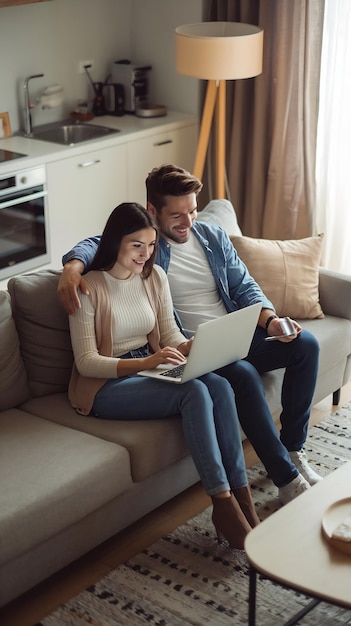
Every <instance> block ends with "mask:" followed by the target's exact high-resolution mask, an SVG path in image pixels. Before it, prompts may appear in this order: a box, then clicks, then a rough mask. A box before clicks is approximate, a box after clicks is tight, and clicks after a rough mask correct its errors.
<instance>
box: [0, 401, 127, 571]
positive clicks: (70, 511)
mask: <svg viewBox="0 0 351 626" xmlns="http://www.w3.org/2000/svg"><path fill="white" fill-rule="evenodd" d="M0 475H1V482H2V491H1V507H0V563H6V562H7V561H8V560H10V559H12V558H14V557H15V556H17V555H19V554H22V553H24V552H25V551H26V550H29V549H30V548H32V547H33V546H35V545H37V544H38V543H41V542H43V541H45V540H46V539H48V537H52V536H53V535H55V534H57V533H59V532H60V531H61V530H63V529H64V528H67V527H68V526H70V525H71V524H74V523H75V522H77V521H78V520H81V519H83V518H84V517H85V516H86V515H88V514H89V513H91V512H92V511H95V510H96V509H98V508H99V507H101V506H103V505H104V504H105V503H106V502H109V501H110V500H112V499H113V498H115V497H116V496H118V495H120V494H122V493H124V492H125V491H127V490H128V489H130V487H131V486H132V479H131V475H130V464H129V455H128V452H127V450H126V449H125V448H123V447H121V446H118V445H116V444H113V443H110V442H107V441H102V440H100V439H98V438H96V437H93V436H91V435H87V434H85V433H82V432H78V431H75V430H73V429H71V428H65V427H64V426H60V425H58V424H53V423H52V422H49V421H47V420H43V419H40V418H39V417H36V416H33V415H30V414H29V413H25V412H24V411H20V410H18V409H9V410H8V411H5V412H4V413H3V414H2V416H1V420H0Z"/></svg>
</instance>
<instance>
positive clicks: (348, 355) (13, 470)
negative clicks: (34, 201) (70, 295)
mask: <svg viewBox="0 0 351 626" xmlns="http://www.w3.org/2000/svg"><path fill="white" fill-rule="evenodd" d="M59 275H60V272H59V271H45V270H44V271H39V272H37V273H32V274H29V275H26V276H18V277H15V278H13V279H11V280H10V281H9V285H8V291H2V292H0V368H1V380H0V411H1V412H0V493H1V506H0V606H2V605H4V604H6V603H8V602H9V601H10V600H12V599H14V598H16V597H18V596H19V595H20V594H22V593H23V592H25V591H26V590H28V589H29V588H31V587H33V586H34V585H36V584H37V583H38V582H40V581H41V580H43V579H45V578H47V577H48V576H50V575H51V574H53V573H54V572H56V571H58V570H59V569H61V568H62V567H64V566H65V565H66V564H68V563H70V562H71V561H73V560H74V559H76V558H78V557H79V556H81V555H82V554H84V553H86V552H87V551H89V550H90V549H92V548H93V547H95V546H97V545H98V544H100V543H101V542H103V541H104V540H106V539H108V538H109V537H111V536H112V535H114V534H115V533H117V532H118V531H120V530H121V529H123V528H125V527H127V526H128V525H130V524H131V523H132V522H134V521H135V520H137V519H139V518H141V517H142V516H144V515H145V514H146V513H148V512H149V511H150V510H152V509H154V508H156V507H158V506H159V505H161V504H162V503H164V502H165V501H167V500H169V499H170V498H172V497H174V496H175V495H176V494H178V493H180V492H182V491H183V490H185V489H186V488H188V487H189V486H190V485H192V484H194V483H195V482H197V481H198V475H197V473H196V470H195V468H194V465H193V463H192V460H191V458H190V456H189V454H188V451H187V448H186V445H185V442H184V439H183V436H182V430H181V424H180V420H179V418H178V417H177V416H175V417H173V418H169V419H165V420H155V421H148V422H133V423H129V422H116V423H114V422H109V421H104V420H98V419H95V418H91V417H88V418H87V417H82V416H79V415H77V414H76V413H75V411H74V410H73V409H72V408H71V407H70V405H69V403H68V399H67V383H68V380H69V376H70V371H71V366H72V352H71V345H70V337H69V330H68V320H67V317H66V315H65V313H64V312H63V310H62V309H61V308H60V305H59V304H58V301H57V297H56V288H57V282H58V280H59ZM320 302H321V305H322V308H323V310H324V313H325V317H324V319H315V320H306V321H304V322H302V323H303V325H304V326H305V327H306V328H309V329H310V330H311V331H312V332H313V333H314V334H315V335H316V336H317V338H318V340H319V342H320V347H321V359H320V369H319V377H318V384H317V388H316V393H315V398H314V399H315V401H316V402H317V401H319V400H321V399H322V398H325V397H326V396H328V395H329V394H331V393H334V392H336V390H338V389H339V388H340V387H341V386H342V385H343V384H344V383H345V382H346V381H347V380H348V379H349V377H350V364H351V279H350V278H348V277H345V276H337V275H335V274H334V273H332V272H328V271H325V270H321V271H320ZM281 379H282V372H281V371H278V372H275V373H270V374H268V375H266V376H265V377H264V384H265V388H266V391H267V399H268V402H269V405H270V407H271V410H272V412H273V413H274V414H275V415H277V412H278V411H279V406H280V386H281Z"/></svg>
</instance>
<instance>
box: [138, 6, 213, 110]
mask: <svg viewBox="0 0 351 626" xmlns="http://www.w3.org/2000/svg"><path fill="white" fill-rule="evenodd" d="M202 5H203V1H202V0H134V8H133V16H132V30H131V33H132V49H133V51H134V54H135V59H136V61H138V62H139V60H142V61H143V62H145V63H147V64H149V65H152V71H151V73H150V85H151V90H150V91H151V97H152V100H153V102H154V103H157V104H158V103H159V104H165V105H167V106H168V107H169V108H173V109H175V110H176V111H182V112H184V113H193V114H195V115H196V114H198V99H199V86H200V83H199V81H198V80H196V79H194V78H188V77H185V76H180V75H179V74H177V73H176V70H175V32H174V31H175V28H176V27H177V26H181V25H182V24H191V23H193V22H201V21H202Z"/></svg>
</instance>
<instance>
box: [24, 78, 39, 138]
mask: <svg viewBox="0 0 351 626" xmlns="http://www.w3.org/2000/svg"><path fill="white" fill-rule="evenodd" d="M42 76H44V74H33V75H32V76H27V78H26V79H25V81H24V84H23V87H24V134H25V136H26V137H31V136H32V117H31V114H30V110H31V109H32V108H33V106H34V105H33V104H31V103H30V98H29V85H28V83H29V81H30V80H31V79H32V78H42Z"/></svg>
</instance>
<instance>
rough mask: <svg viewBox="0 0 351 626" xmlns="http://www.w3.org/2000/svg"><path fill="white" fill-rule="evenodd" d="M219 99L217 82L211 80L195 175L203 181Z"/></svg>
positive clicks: (202, 121) (207, 92)
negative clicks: (214, 114)
mask: <svg viewBox="0 0 351 626" xmlns="http://www.w3.org/2000/svg"><path fill="white" fill-rule="evenodd" d="M216 98H217V86H216V81H215V80H209V81H208V83H207V90H206V98H205V104H204V108H203V112H202V120H201V127H200V134H199V140H198V144H197V151H196V157H195V164H194V171H193V174H194V176H196V177H197V178H199V179H200V180H201V179H202V175H203V171H204V167H205V160H206V154H207V148H208V142H209V138H210V131H211V124H212V119H213V113H214V109H215V104H216Z"/></svg>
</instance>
